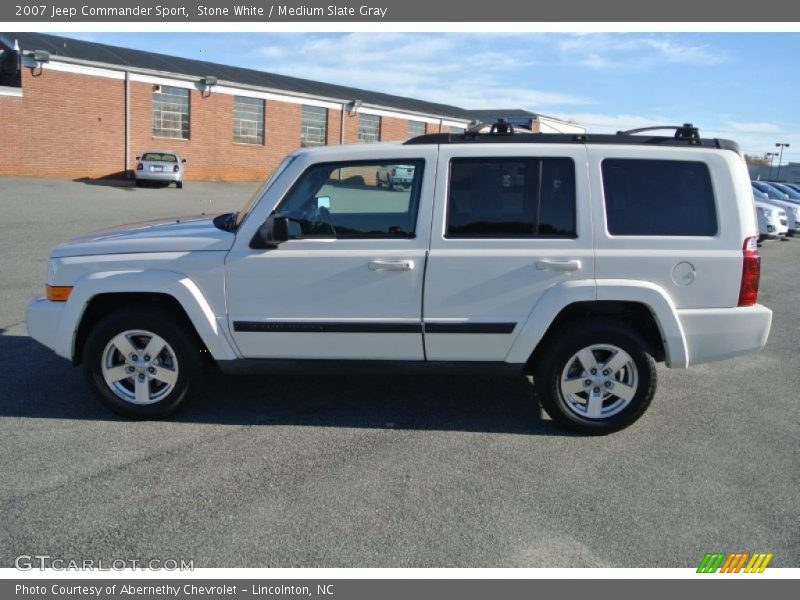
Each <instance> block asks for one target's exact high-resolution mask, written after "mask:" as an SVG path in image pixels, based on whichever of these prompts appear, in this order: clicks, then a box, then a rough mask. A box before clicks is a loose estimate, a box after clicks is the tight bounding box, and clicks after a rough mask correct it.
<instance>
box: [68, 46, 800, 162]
mask: <svg viewBox="0 0 800 600" xmlns="http://www.w3.org/2000/svg"><path fill="white" fill-rule="evenodd" d="M63 35H66V36H67V37H73V38H80V39H85V40H90V41H96V42H102V43H107V44H114V45H118V46H125V47H129V48H137V49H141V50H148V51H152V52H161V53H165V54H171V55H176V56H183V57H186V58H195V59H200V60H208V61H211V62H219V63H223V64H229V65H237V66H242V67H248V68H253V69H260V70H263V71H270V72H273V73H282V74H286V75H292V76H296V77H303V78H307V79H315V80H318V81H327V82H332V83H339V84H343V85H348V86H354V87H361V88H367V89H371V90H377V91H381V92H387V93H391V94H398V95H402V96H408V97H412V98H419V99H423V100H429V101H432V102H442V103H445V104H451V105H455V106H460V107H462V108H524V109H526V110H530V111H532V112H538V113H541V114H545V115H552V116H557V117H560V118H565V119H573V120H575V121H576V122H578V123H580V124H581V125H584V126H586V127H588V130H589V132H597V133H602V132H611V131H616V130H618V129H630V128H634V127H643V126H647V125H653V124H658V125H663V124H680V123H684V122H691V123H693V124H694V125H696V126H698V127H699V128H700V133H701V135H703V136H706V137H712V136H714V137H726V138H730V139H733V140H736V141H738V142H739V143H740V144H741V146H742V148H743V150H744V151H745V152H747V153H751V154H759V155H763V154H764V153H766V152H773V151H776V150H777V148H776V147H775V144H776V143H777V142H782V143H789V144H791V146H790V147H789V148H787V149H785V150H784V160H783V162H784V163H786V162H788V161H795V162H800V110H798V107H799V105H800V104H799V103H798V100H799V99H800V72H798V68H797V67H798V58H800V33H652V34H650V33H580V34H568V33H509V34H503V33H360V32H354V33H325V32H322V33H216V32H215V33H98V32H92V33H76V32H70V33H66V34H63ZM775 164H777V160H776V162H775Z"/></svg>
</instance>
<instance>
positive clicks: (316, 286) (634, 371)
mask: <svg viewBox="0 0 800 600" xmlns="http://www.w3.org/2000/svg"><path fill="white" fill-rule="evenodd" d="M395 167H397V168H398V169H399V168H402V169H403V170H404V171H405V172H406V173H407V174H408V177H409V180H408V183H409V185H408V186H406V187H405V189H403V190H398V189H395V190H393V191H389V190H388V189H387V188H386V187H383V186H381V185H379V183H380V182H378V181H376V179H375V173H376V172H387V171H389V172H391V169H393V168H395ZM757 238H758V229H757V226H756V218H755V210H754V206H753V195H752V193H751V192H750V182H749V178H748V173H747V167H746V166H745V163H744V160H743V158H742V156H741V154H740V153H739V150H738V147H737V146H736V145H735V144H734V143H732V142H727V141H725V140H716V139H714V140H706V139H701V138H699V136H698V135H697V133H696V130H693V129H692V128H689V127H683V128H678V129H677V132H676V134H675V136H674V137H654V136H639V135H625V134H618V135H597V136H594V135H590V136H572V135H561V134H557V135H542V134H529V133H527V134H526V133H519V134H515V133H513V132H509V133H505V132H503V131H501V132H497V131H493V132H492V133H490V134H486V135H483V134H478V133H469V132H468V133H466V134H457V135H455V134H454V135H448V134H435V135H425V136H421V137H418V138H414V139H412V140H409V141H408V142H406V143H404V144H400V143H396V144H395V143H392V144H365V145H350V146H331V147H326V148H317V149H310V150H299V151H297V152H295V153H293V154H291V155H290V156H289V157H287V158H286V159H285V160H284V162H283V163H282V164H281V165H280V166H279V167H278V169H277V170H276V171H275V173H274V174H273V175H272V177H271V178H270V179H269V181H267V182H266V184H265V185H264V186H263V187H262V188H261V189H260V190H258V192H257V193H256V194H255V195H254V196H253V197H252V199H251V200H250V201H248V202H247V203H246V205H245V206H244V208H243V209H242V210H241V211H240V212H238V213H234V214H226V215H219V216H217V217H216V218H208V217H194V218H187V219H179V220H175V219H173V220H168V221H156V222H151V223H146V224H138V225H135V226H131V227H128V228H120V229H114V230H110V231H104V232H99V233H95V234H92V235H88V236H86V237H82V238H78V239H73V240H71V241H69V242H67V243H65V244H63V245H61V246H58V247H57V248H55V249H54V250H53V251H52V254H51V258H50V262H49V267H48V274H47V295H46V297H41V298H36V299H34V300H33V301H32V302H31V303H30V304H29V305H28V307H27V314H26V318H27V325H28V330H29V332H30V335H31V336H32V337H33V338H34V339H36V340H38V341H39V342H41V343H43V344H44V345H46V346H48V347H50V348H52V349H54V350H55V352H56V353H57V354H58V355H59V356H62V357H64V358H66V359H69V360H72V361H73V362H75V363H83V368H84V371H85V374H86V377H87V380H88V382H89V385H90V386H91V387H92V388H93V389H94V391H95V392H97V394H98V395H99V397H100V399H101V400H102V401H103V402H105V403H106V404H107V405H108V406H109V407H110V408H112V409H113V410H115V411H117V412H119V413H121V414H123V415H126V416H129V417H135V418H158V417H165V416H167V415H169V414H171V413H173V412H174V411H175V410H176V409H177V408H178V407H179V406H180V405H182V404H183V403H184V401H185V400H186V399H187V398H188V397H189V396H190V394H191V393H192V392H194V391H195V390H196V389H197V388H198V387H199V386H200V385H201V384H200V380H199V376H200V374H201V371H202V370H203V368H204V367H205V366H206V365H207V362H206V361H207V360H209V359H213V362H214V363H215V364H216V365H218V367H219V368H220V369H222V370H223V371H225V372H236V371H241V370H252V369H254V368H259V369H262V370H263V369H264V368H269V369H286V368H291V369H299V370H301V371H302V372H307V373H316V372H317V371H318V369H320V368H322V367H333V368H334V369H337V370H345V369H348V370H349V369H354V368H357V369H385V368H393V369H394V368H397V369H455V370H457V369H465V370H466V371H467V372H470V373H472V372H475V371H476V370H478V369H479V368H480V370H482V371H490V372H494V373H498V374H506V375H516V376H523V375H532V376H533V381H534V385H535V389H536V392H537V394H536V395H537V396H538V398H539V400H540V402H541V404H542V406H543V407H544V408H545V410H546V411H547V412H548V413H549V414H550V415H551V416H552V417H553V418H554V419H555V420H556V421H558V422H559V423H561V424H563V425H565V426H568V427H571V428H573V429H576V430H579V431H583V432H588V433H606V432H610V431H614V430H617V429H620V428H622V427H625V426H626V425H628V424H630V423H631V422H633V421H634V420H635V419H637V418H638V417H639V416H640V415H641V414H642V413H643V412H644V411H645V409H646V408H647V406H648V405H649V404H650V401H651V400H652V398H653V395H654V393H655V389H656V363H658V362H664V363H665V364H666V365H667V366H668V367H672V368H686V367H688V366H690V365H694V364H698V363H704V362H709V361H714V360H720V359H723V358H728V357H732V356H738V355H742V354H746V353H749V352H754V351H757V350H759V349H760V348H762V347H763V346H764V344H765V342H766V340H767V336H768V334H769V329H770V323H771V319H772V313H771V311H770V310H769V309H767V308H765V307H763V306H761V305H759V304H757V303H756V295H757V291H758V280H759V270H760V258H759V255H758V251H757V249H756V240H757ZM205 357H208V358H205ZM532 400H533V395H532Z"/></svg>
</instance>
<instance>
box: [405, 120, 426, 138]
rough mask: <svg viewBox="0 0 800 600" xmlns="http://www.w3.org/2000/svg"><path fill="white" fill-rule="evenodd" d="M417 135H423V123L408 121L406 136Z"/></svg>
mask: <svg viewBox="0 0 800 600" xmlns="http://www.w3.org/2000/svg"><path fill="white" fill-rule="evenodd" d="M418 135H425V123H423V122H422V121H411V120H409V122H408V137H410V138H413V137H417V136H418Z"/></svg>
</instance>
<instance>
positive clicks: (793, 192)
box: [772, 183, 800, 200]
mask: <svg viewBox="0 0 800 600" xmlns="http://www.w3.org/2000/svg"><path fill="white" fill-rule="evenodd" d="M772 186H773V187H776V188H778V189H779V190H780V191H782V192H785V193H786V194H789V198H792V199H793V200H798V199H800V194H798V193H797V191H796V190H793V189H792V188H790V187H789V186H788V185H784V184H782V183H773V184H772Z"/></svg>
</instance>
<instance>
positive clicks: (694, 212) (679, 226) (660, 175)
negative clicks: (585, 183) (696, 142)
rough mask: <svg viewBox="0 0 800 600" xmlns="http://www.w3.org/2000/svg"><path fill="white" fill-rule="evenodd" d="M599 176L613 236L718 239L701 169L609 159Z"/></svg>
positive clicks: (686, 163)
mask: <svg viewBox="0 0 800 600" xmlns="http://www.w3.org/2000/svg"><path fill="white" fill-rule="evenodd" d="M602 171H603V189H604V192H605V203H606V221H607V223H608V232H609V233H610V234H611V235H651V236H713V235H716V233H717V211H716V206H715V203H714V189H713V187H712V185H711V174H710V173H709V171H708V166H707V165H706V164H705V163H703V162H697V161H679V160H642V159H628V158H625V159H620V158H613V159H611V158H608V159H606V160H604V161H603V164H602Z"/></svg>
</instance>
